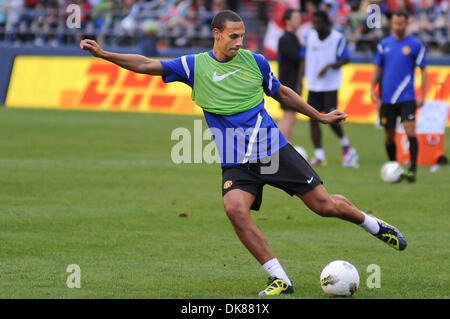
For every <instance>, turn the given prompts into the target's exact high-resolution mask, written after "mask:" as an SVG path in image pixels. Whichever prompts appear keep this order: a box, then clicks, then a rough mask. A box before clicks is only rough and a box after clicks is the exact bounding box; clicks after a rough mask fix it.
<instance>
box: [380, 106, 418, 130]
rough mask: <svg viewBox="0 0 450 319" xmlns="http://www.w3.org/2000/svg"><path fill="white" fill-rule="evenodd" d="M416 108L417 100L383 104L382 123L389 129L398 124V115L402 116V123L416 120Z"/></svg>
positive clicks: (381, 110)
mask: <svg viewBox="0 0 450 319" xmlns="http://www.w3.org/2000/svg"><path fill="white" fill-rule="evenodd" d="M416 108H417V105H416V101H406V102H400V103H396V104H381V107H380V124H381V125H382V126H383V127H385V128H387V129H393V128H395V126H396V123H397V117H398V116H400V119H401V121H402V123H403V122H404V121H414V120H415V119H416Z"/></svg>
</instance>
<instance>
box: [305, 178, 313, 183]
mask: <svg viewBox="0 0 450 319" xmlns="http://www.w3.org/2000/svg"><path fill="white" fill-rule="evenodd" d="M313 178H314V176H311V178H310V179H307V180H306V182H307V183H308V184H311V182H312V180H313Z"/></svg>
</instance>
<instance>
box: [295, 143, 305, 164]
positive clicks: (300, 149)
mask: <svg viewBox="0 0 450 319" xmlns="http://www.w3.org/2000/svg"><path fill="white" fill-rule="evenodd" d="M294 148H295V150H296V151H297V152H299V153H300V155H301V156H302V157H303V158H304V159H305V160H306V161H307V160H308V152H306V150H305V149H304V148H303V147H301V146H298V145H297V146H294Z"/></svg>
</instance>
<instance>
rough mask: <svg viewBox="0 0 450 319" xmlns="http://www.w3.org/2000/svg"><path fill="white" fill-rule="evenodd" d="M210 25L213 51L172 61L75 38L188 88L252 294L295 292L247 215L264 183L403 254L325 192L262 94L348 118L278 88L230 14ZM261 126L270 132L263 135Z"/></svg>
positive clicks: (375, 225) (320, 117) (374, 223)
mask: <svg viewBox="0 0 450 319" xmlns="http://www.w3.org/2000/svg"><path fill="white" fill-rule="evenodd" d="M211 27H212V33H213V36H214V46H213V49H212V50H210V51H208V52H203V53H199V54H195V55H185V56H182V57H180V58H176V59H174V60H171V61H159V60H154V59H149V58H147V57H144V56H141V55H137V54H119V53H113V52H108V51H104V50H103V49H102V48H101V47H100V46H99V45H98V44H97V43H96V42H95V41H93V40H82V41H81V42H80V47H81V48H82V49H83V50H88V51H89V52H90V53H91V54H92V55H94V56H96V57H100V58H103V59H105V60H107V61H110V62H112V63H115V64H117V65H119V66H121V67H123V68H125V69H128V70H131V71H133V72H137V73H143V74H150V75H158V76H161V77H162V79H163V81H165V82H172V81H180V82H183V83H185V84H187V85H189V86H190V87H191V88H192V95H191V96H192V98H193V99H194V101H195V102H196V103H197V105H199V106H201V107H202V109H203V113H204V115H205V119H206V122H207V123H208V126H209V127H210V129H211V130H212V131H213V136H214V141H215V143H216V145H217V150H218V153H219V155H220V157H221V161H222V164H221V166H222V178H223V179H222V196H223V205H224V209H225V213H226V214H227V217H228V218H229V220H230V222H231V224H232V226H233V228H234V230H235V232H236V234H237V236H238V237H239V239H240V240H241V242H242V244H243V245H244V246H245V247H246V248H247V249H248V251H249V252H250V253H251V254H252V255H253V256H254V257H255V258H256V260H257V261H258V262H259V263H260V264H261V265H262V267H263V268H264V269H265V270H266V271H267V272H268V273H269V274H270V278H269V283H268V285H267V287H266V288H265V289H264V290H262V291H261V292H260V293H259V295H261V296H266V295H280V294H282V293H292V292H293V291H294V285H293V282H292V281H291V280H290V279H289V277H288V275H287V274H286V272H285V270H284V269H283V267H282V266H281V263H280V262H279V260H278V259H277V258H276V257H275V255H274V253H273V252H272V250H271V249H270V247H269V244H268V242H267V240H266V238H265V237H264V235H263V234H262V232H261V231H260V230H259V229H258V227H257V226H256V225H255V223H254V222H253V220H252V218H251V216H250V210H251V209H252V210H259V207H260V205H261V202H262V194H263V187H264V185H266V184H269V185H271V186H274V187H277V188H280V189H282V190H284V191H285V192H286V193H288V194H289V195H291V196H294V195H295V196H297V197H299V198H300V199H301V200H302V201H303V202H304V203H305V205H306V206H307V207H308V208H309V209H311V210H312V211H314V212H315V213H317V214H318V215H320V216H323V217H337V218H340V219H343V220H346V221H350V222H352V223H354V224H356V225H359V226H361V227H362V228H363V229H364V230H366V231H367V232H369V233H370V234H372V235H374V236H375V237H376V238H378V239H380V240H382V241H383V242H385V243H386V244H387V245H389V246H390V247H392V248H394V249H396V250H403V249H405V248H406V240H405V239H404V237H403V235H402V234H401V233H400V232H399V231H398V229H396V228H395V227H393V226H391V225H389V224H386V223H385V222H383V221H381V220H379V219H377V218H375V217H374V216H371V215H369V214H366V213H364V212H363V211H361V210H359V209H358V208H357V207H356V206H355V205H353V204H352V203H351V202H350V201H349V200H348V199H347V198H345V197H344V196H342V195H335V194H333V195H331V194H328V192H327V190H326V189H325V187H324V186H323V183H322V180H321V179H320V177H319V176H318V175H317V174H316V172H315V171H314V170H313V169H312V168H311V166H310V165H309V164H308V162H306V161H305V160H304V159H303V157H302V156H301V155H300V154H299V153H298V152H297V151H296V150H295V149H294V148H293V147H292V145H290V144H289V143H288V142H287V141H286V139H285V138H284V136H283V134H282V133H281V132H280V130H279V129H278V127H277V126H276V124H275V122H274V121H273V119H272V118H271V117H270V115H269V114H268V113H267V111H266V109H265V107H264V93H266V94H267V95H269V96H272V97H273V98H274V99H276V100H277V101H278V102H280V103H282V104H285V105H288V106H289V107H291V108H295V109H296V110H297V111H298V112H300V113H303V114H305V115H306V116H309V117H312V118H314V119H315V120H317V121H320V122H321V123H324V124H329V123H335V122H339V121H343V120H344V119H345V118H346V116H347V115H346V114H345V113H343V112H341V111H339V110H334V111H332V112H330V113H327V114H321V113H320V112H318V111H317V110H315V109H314V108H313V107H312V106H310V105H309V104H307V103H306V102H305V101H304V100H303V99H302V98H301V97H300V96H299V95H298V94H297V93H296V92H294V91H293V90H292V89H290V88H288V87H286V86H284V85H281V83H280V82H279V81H278V79H277V78H276V77H275V76H274V75H273V73H272V72H271V70H270V66H269V63H268V61H267V60H266V59H265V58H264V57H263V56H262V55H260V54H255V53H252V52H251V51H248V50H245V49H242V45H243V40H244V35H245V27H244V23H243V21H242V18H241V17H240V16H239V15H237V14H236V13H235V12H233V11H229V10H225V11H221V12H219V13H217V14H216V15H215V17H214V18H213V21H212V23H211ZM267 129H270V131H271V132H275V133H273V134H270V137H269V134H267ZM230 131H234V132H237V131H240V132H246V131H247V132H249V133H250V136H246V137H245V138H244V139H241V142H243V143H244V144H245V147H239V145H236V144H235V136H234V135H232V136H231V138H229V137H227V132H230ZM264 132H266V134H263V133H264ZM247 137H249V138H247ZM238 142H239V136H238ZM238 144H239V143H238ZM262 145H266V146H267V147H266V151H267V152H265V151H261V148H262V147H261V146H262ZM230 155H231V156H230ZM272 164H275V165H276V166H278V167H277V169H276V170H273V171H271V172H268V171H267V170H266V168H268V167H270V166H272ZM236 284H239V281H236Z"/></svg>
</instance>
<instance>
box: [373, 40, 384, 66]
mask: <svg viewBox="0 0 450 319" xmlns="http://www.w3.org/2000/svg"><path fill="white" fill-rule="evenodd" d="M373 63H374V64H375V65H378V66H380V67H382V66H383V64H384V52H383V45H382V44H381V43H379V44H378V45H377V53H376V54H375V60H374V61H373Z"/></svg>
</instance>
